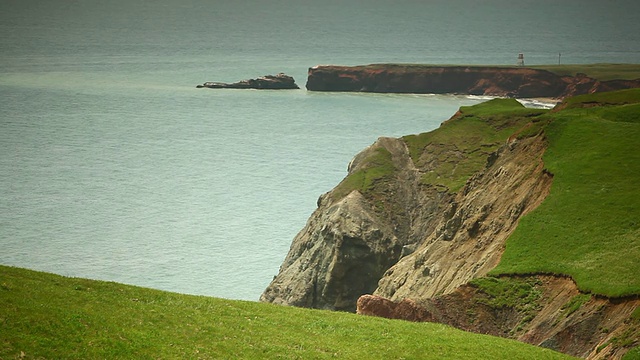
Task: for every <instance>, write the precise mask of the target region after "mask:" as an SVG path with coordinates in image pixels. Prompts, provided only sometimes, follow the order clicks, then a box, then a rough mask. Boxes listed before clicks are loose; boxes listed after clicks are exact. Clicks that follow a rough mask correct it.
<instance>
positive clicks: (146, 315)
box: [0, 266, 571, 359]
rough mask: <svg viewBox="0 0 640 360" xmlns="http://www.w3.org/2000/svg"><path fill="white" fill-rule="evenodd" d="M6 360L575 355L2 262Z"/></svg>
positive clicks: (1, 335) (1, 348) (1, 337)
mask: <svg viewBox="0 0 640 360" xmlns="http://www.w3.org/2000/svg"><path fill="white" fill-rule="evenodd" d="M0 358H2V359H13V358H21V359H22V358H25V359H43V358H47V359H63V358H64V359H158V358H162V359H402V358H412V359H417V358H420V359H480V358H482V359H569V358H571V357H569V356H566V355H563V354H560V353H556V352H552V351H550V350H547V349H541V348H536V347H533V346H530V345H526V344H522V343H518V342H516V341H510V340H506V339H501V338H494V337H490V336H485V335H478V334H471V333H467V332H463V331H459V330H456V329H454V328H451V327H448V326H444V325H439V324H431V323H409V322H404V321H397V320H395V321H394V320H386V319H381V318H374V317H365V316H358V315H354V314H348V313H339V312H329V311H319V310H309V309H300V308H292V307H282V306H277V305H271V304H263V303H254V302H245V301H231V300H223V299H216V298H208V297H199V296H190V295H180V294H174V293H168V292H162V291H157V290H151V289H144V288H139V287H133V286H126V285H121V284H116V283H107V282H101V281H92V280H84V279H75V278H65V277H61V276H57V275H51V274H45V273H39V272H33V271H29V270H23V269H17V268H10V267H4V266H0Z"/></svg>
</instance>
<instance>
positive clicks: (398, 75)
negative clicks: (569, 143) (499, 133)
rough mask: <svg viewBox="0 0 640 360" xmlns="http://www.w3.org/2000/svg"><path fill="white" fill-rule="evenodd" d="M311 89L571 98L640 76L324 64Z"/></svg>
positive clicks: (312, 72)
mask: <svg viewBox="0 0 640 360" xmlns="http://www.w3.org/2000/svg"><path fill="white" fill-rule="evenodd" d="M306 87H307V89H308V90H311V91H362V92H383V93H384V92H390V93H416V94H469V95H491V96H506V97H520V98H531V97H554V98H558V97H567V96H573V95H578V94H587V93H592V92H596V91H612V90H620V89H627V88H633V87H640V79H637V80H612V81H598V80H596V79H593V78H589V77H587V76H586V75H580V76H576V77H572V76H558V75H556V74H554V73H551V72H549V71H545V70H537V69H531V68H521V67H488V66H427V65H392V64H380V65H365V66H335V65H321V66H314V67H312V68H310V69H309V73H308V78H307V85H306Z"/></svg>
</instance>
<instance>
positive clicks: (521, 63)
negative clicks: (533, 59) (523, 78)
mask: <svg viewBox="0 0 640 360" xmlns="http://www.w3.org/2000/svg"><path fill="white" fill-rule="evenodd" d="M516 66H524V54H523V53H520V54H518V62H517V63H516Z"/></svg>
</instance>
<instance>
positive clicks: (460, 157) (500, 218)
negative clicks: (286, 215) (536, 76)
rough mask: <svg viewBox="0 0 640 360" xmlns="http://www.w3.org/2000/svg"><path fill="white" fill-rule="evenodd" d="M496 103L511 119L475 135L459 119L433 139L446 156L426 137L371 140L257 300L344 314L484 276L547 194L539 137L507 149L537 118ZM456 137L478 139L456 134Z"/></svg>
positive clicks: (468, 119) (469, 120)
mask: <svg viewBox="0 0 640 360" xmlns="http://www.w3.org/2000/svg"><path fill="white" fill-rule="evenodd" d="M494 102H503V103H507V104H508V105H509V107H513V109H512V110H513V111H516V112H517V113H518V114H517V115H513V116H505V117H498V118H495V119H492V120H489V121H486V122H484V123H481V124H478V122H477V119H476V118H475V117H474V116H473V114H465V113H464V112H461V113H460V114H458V115H456V116H455V117H454V119H453V120H451V121H449V122H447V123H445V124H443V126H442V129H443V130H442V131H441V132H439V133H441V134H444V135H442V136H445V137H449V138H451V139H452V141H453V142H452V143H451V144H450V145H448V146H447V145H444V144H442V143H441V141H443V139H442V138H439V137H437V136H436V137H431V134H426V135H424V136H422V137H420V136H418V137H407V138H403V139H392V138H381V139H379V140H378V141H377V142H376V143H375V144H373V145H372V146H370V147H369V148H367V149H365V150H364V151H363V152H361V153H360V154H358V155H357V156H356V157H355V158H354V160H353V161H352V162H351V164H350V165H349V174H348V176H347V177H346V178H345V179H344V180H343V182H342V183H341V184H339V185H338V186H337V187H336V188H334V189H333V190H332V191H331V192H329V193H327V194H324V195H323V196H321V198H320V199H319V201H318V209H317V210H316V211H315V212H314V213H313V214H312V215H311V218H310V219H309V221H308V223H307V225H306V226H305V227H304V229H302V231H301V232H300V233H299V234H298V235H297V236H296V238H295V239H294V240H293V243H292V245H291V249H290V250H289V253H288V255H287V257H286V259H285V261H284V262H283V264H282V266H281V268H280V272H279V274H278V275H277V276H276V277H275V279H274V280H273V282H272V283H271V284H270V285H269V287H268V288H267V289H266V290H265V291H264V293H263V294H262V296H261V299H260V300H261V301H266V302H273V303H278V304H286V305H294V306H305V307H314V308H322V309H332V310H347V311H354V310H355V308H356V301H357V299H358V297H359V296H360V295H363V294H368V293H373V292H374V291H375V293H376V294H380V295H382V296H385V297H389V298H391V299H397V298H400V299H401V298H402V297H405V296H407V295H408V294H411V295H412V296H414V297H415V296H418V297H426V296H432V295H434V294H440V293H443V292H450V291H452V290H453V289H455V288H456V287H458V286H459V285H461V284H464V283H466V282H467V281H468V280H470V279H472V278H474V277H477V276H481V275H484V274H486V273H487V272H488V271H489V270H490V269H491V268H493V267H494V266H495V265H496V264H497V261H498V259H499V256H500V253H501V248H502V246H503V244H504V240H505V239H506V237H507V236H508V234H509V233H510V232H511V231H512V229H513V228H514V227H515V224H516V222H517V220H518V218H519V217H520V216H521V215H522V214H524V213H526V212H527V211H529V210H530V209H531V208H533V207H534V206H535V205H536V204H538V203H539V202H540V201H541V200H542V199H543V198H544V196H545V194H546V192H547V191H548V187H549V185H550V183H551V176H550V175H549V174H547V173H545V172H544V171H543V167H542V163H541V160H540V157H541V156H542V152H543V150H544V142H543V140H542V139H541V137H531V138H526V139H522V140H518V139H517V138H512V139H509V135H510V134H511V132H510V131H509V129H517V128H519V127H520V126H522V125H523V124H525V123H527V122H528V121H529V120H528V116H529V115H530V114H531V113H532V112H535V111H538V110H531V112H530V111H526V110H525V112H522V110H524V109H522V107H521V105H519V104H518V103H517V102H516V101H515V100H499V101H497V100H496V101H494ZM509 111H511V110H509ZM461 125H463V126H473V127H474V129H475V130H477V131H478V132H480V133H481V134H485V135H484V137H483V136H481V135H479V134H476V133H474V132H470V131H464V133H462V134H461V133H460V131H461V129H460V126H461ZM497 129H500V130H501V131H502V132H503V133H504V134H505V135H498V136H496V135H495V131H496V130H497ZM505 130H506V131H505ZM514 131H515V130H514ZM469 144H476V145H473V146H469ZM418 150H419V153H418V152H417V151H418ZM472 174H476V175H474V176H473V177H472V178H471V179H470V180H469V181H468V182H467V185H466V186H465V187H464V188H463V189H462V190H460V191H458V192H457V193H455V192H454V191H452V190H451V189H453V188H457V187H458V185H456V184H457V183H460V184H464V182H465V181H466V179H467V177H469V176H471V175H472ZM460 179H463V180H460Z"/></svg>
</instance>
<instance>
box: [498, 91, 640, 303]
mask: <svg viewBox="0 0 640 360" xmlns="http://www.w3.org/2000/svg"><path fill="white" fill-rule="evenodd" d="M638 114H640V90H638V89H634V90H626V91H621V92H612V93H602V94H592V95H585V96H578V97H575V98H573V99H570V100H568V101H567V102H566V108H564V109H563V110H561V111H558V112H555V113H552V114H549V115H548V116H550V117H551V121H550V122H549V124H548V125H547V126H546V128H545V130H544V131H545V134H546V136H547V139H548V142H549V147H548V149H547V151H546V152H545V155H544V157H543V160H544V163H545V166H546V168H547V169H548V170H549V171H550V172H551V173H553V174H554V180H553V185H552V188H551V192H550V194H549V196H548V197H547V198H546V199H545V201H544V202H543V203H542V204H541V205H540V206H539V207H538V208H537V209H536V210H535V211H533V212H531V213H530V214H529V215H527V216H525V217H523V218H522V219H521V220H520V223H519V225H518V227H517V229H516V230H515V232H514V233H513V234H512V236H511V237H510V238H509V239H508V240H507V244H506V250H505V252H504V254H503V256H502V260H501V262H500V264H499V265H498V267H497V268H496V269H494V270H493V271H492V274H523V273H524V274H527V273H554V274H564V275H569V276H571V277H572V278H573V279H574V280H575V281H576V283H577V284H578V287H579V288H580V289H581V290H583V291H586V292H592V293H595V294H600V295H605V296H610V297H621V296H628V295H637V294H640V277H639V276H638V274H640V192H639V191H638V188H637V182H638V179H640V151H639V150H640V147H639V146H638V139H640V116H639V115H638Z"/></svg>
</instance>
